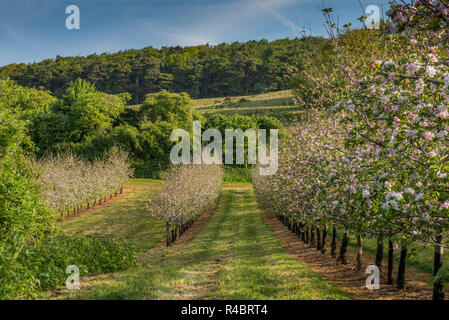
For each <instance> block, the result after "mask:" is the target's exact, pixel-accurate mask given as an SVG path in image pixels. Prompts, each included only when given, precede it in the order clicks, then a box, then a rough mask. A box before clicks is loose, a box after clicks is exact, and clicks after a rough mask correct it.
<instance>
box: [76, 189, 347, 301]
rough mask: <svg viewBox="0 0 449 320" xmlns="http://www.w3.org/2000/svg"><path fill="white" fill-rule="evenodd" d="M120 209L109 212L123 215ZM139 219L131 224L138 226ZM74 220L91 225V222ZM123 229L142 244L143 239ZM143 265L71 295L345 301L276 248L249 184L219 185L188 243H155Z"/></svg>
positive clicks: (84, 285) (86, 283)
mask: <svg viewBox="0 0 449 320" xmlns="http://www.w3.org/2000/svg"><path fill="white" fill-rule="evenodd" d="M142 183H143V182H142ZM149 184H150V185H151V184H152V183H149ZM129 200H130V199H129ZM120 202H121V201H119V202H117V206H119V204H120ZM128 205H130V204H128ZM111 207H112V206H111ZM112 209H113V208H111V209H110V210H111V214H112V211H114V210H112ZM118 209H119V207H116V208H115V213H113V214H115V215H125V213H124V210H122V209H120V210H118ZM134 212H136V211H134ZM137 214H138V213H137ZM129 215H132V214H129ZM85 218H87V217H83V218H80V220H82V219H85ZM142 218H143V217H142V216H140V218H138V219H136V222H137V223H140V224H142V223H143V222H142V221H140V222H139V220H141V219H142ZM129 219H130V218H129V217H128V218H126V219H124V220H125V221H129ZM111 223H112V225H111V226H109V228H112V229H115V228H116V229H117V230H119V229H121V227H120V224H122V223H121V219H118V218H117V219H115V221H114V222H111ZM117 223H118V224H119V226H117V225H116V224H117ZM145 223H146V222H145ZM77 224H78V225H80V226H81V225H84V226H86V227H89V226H90V228H94V229H97V226H96V225H95V224H94V223H90V224H81V223H80V222H78V223H77ZM126 224H128V223H126ZM150 224H151V223H150ZM156 229H159V228H158V227H157V228H156ZM127 233H128V232H127ZM122 234H123V233H122ZM123 235H124V234H123ZM128 235H129V236H131V238H134V239H136V240H137V241H139V242H142V241H143V242H145V243H144V244H141V247H144V246H148V244H147V243H148V241H149V239H148V237H144V238H140V237H136V236H135V235H133V234H132V232H131V233H128ZM156 238H157V239H159V238H158V237H156ZM141 263H142V266H141V267H139V268H137V269H134V270H129V271H127V272H123V273H116V274H112V275H108V276H104V277H97V278H94V279H89V280H87V281H86V280H84V279H82V289H81V291H80V292H77V293H74V295H73V296H71V298H81V299H348V296H347V295H346V294H344V293H343V292H341V291H340V290H338V289H336V288H335V287H332V286H330V285H328V284H327V283H325V282H324V281H323V280H321V279H320V277H319V276H318V275H317V274H315V273H314V272H312V271H311V270H310V269H308V268H307V267H305V266H304V265H302V264H301V263H300V262H298V261H296V260H294V259H293V258H292V257H291V256H290V255H289V254H288V253H286V252H285V251H284V250H283V249H282V248H281V246H280V245H279V242H278V240H277V239H276V238H275V237H274V235H273V234H272V233H271V231H270V230H269V229H268V227H267V226H266V225H265V224H264V221H263V218H262V215H261V211H260V210H259V207H258V205H257V203H256V199H255V197H254V194H253V190H252V187H251V186H250V185H225V186H224V189H223V191H222V196H221V201H220V204H219V206H218V208H217V210H216V212H215V214H214V215H213V216H212V217H211V218H210V220H209V221H208V222H207V223H206V225H204V226H203V228H202V229H201V231H200V233H199V234H198V235H197V236H196V237H195V238H194V239H193V240H192V241H191V242H190V243H188V244H186V245H184V246H175V247H170V248H155V249H153V250H151V251H149V252H147V253H146V254H145V255H142V257H141Z"/></svg>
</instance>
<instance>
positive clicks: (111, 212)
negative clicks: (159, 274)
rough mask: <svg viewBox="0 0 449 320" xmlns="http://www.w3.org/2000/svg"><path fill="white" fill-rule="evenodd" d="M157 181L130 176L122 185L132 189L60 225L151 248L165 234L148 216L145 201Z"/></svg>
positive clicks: (160, 184)
mask: <svg viewBox="0 0 449 320" xmlns="http://www.w3.org/2000/svg"><path fill="white" fill-rule="evenodd" d="M162 184H163V182H162V181H159V180H143V179H133V180H131V181H130V183H129V185H127V186H125V187H126V188H132V189H133V192H131V193H130V194H127V195H126V196H125V197H124V198H122V199H119V200H118V201H116V202H113V203H111V204H108V205H107V206H106V207H104V208H99V209H97V210H95V211H92V212H88V213H86V214H84V215H81V216H79V217H75V218H73V219H71V220H67V221H65V222H64V223H63V224H62V228H63V229H64V230H65V231H66V232H72V233H77V232H81V233H83V234H94V233H96V234H101V235H108V236H112V237H115V238H119V239H126V240H132V241H135V242H136V243H137V244H138V246H139V248H140V250H141V251H145V250H148V249H150V248H152V247H153V246H154V245H156V243H158V242H159V241H160V240H161V239H162V238H163V237H164V234H165V229H164V228H165V224H164V223H163V222H162V221H157V220H154V219H152V218H150V217H149V216H148V213H147V212H146V210H145V205H146V203H147V201H148V200H149V199H150V197H152V196H153V195H154V194H155V193H156V192H157V191H158V190H159V189H160V188H161V187H162Z"/></svg>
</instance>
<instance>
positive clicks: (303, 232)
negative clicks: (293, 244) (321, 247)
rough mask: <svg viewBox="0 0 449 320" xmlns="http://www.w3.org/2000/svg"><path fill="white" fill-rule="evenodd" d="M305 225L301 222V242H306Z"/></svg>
mask: <svg viewBox="0 0 449 320" xmlns="http://www.w3.org/2000/svg"><path fill="white" fill-rule="evenodd" d="M304 228H305V225H304V223H301V240H302V242H304V243H306V233H305V231H304Z"/></svg>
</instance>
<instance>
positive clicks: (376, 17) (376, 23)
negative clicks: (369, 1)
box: [365, 5, 380, 30]
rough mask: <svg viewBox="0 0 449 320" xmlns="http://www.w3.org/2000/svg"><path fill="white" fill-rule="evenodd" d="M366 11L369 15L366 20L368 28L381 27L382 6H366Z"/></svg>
mask: <svg viewBox="0 0 449 320" xmlns="http://www.w3.org/2000/svg"><path fill="white" fill-rule="evenodd" d="M365 13H366V14H367V15H368V16H367V18H366V20H365V26H366V28H367V29H369V30H372V29H379V28H380V8H379V7H378V6H375V5H370V6H368V7H367V8H366V10H365Z"/></svg>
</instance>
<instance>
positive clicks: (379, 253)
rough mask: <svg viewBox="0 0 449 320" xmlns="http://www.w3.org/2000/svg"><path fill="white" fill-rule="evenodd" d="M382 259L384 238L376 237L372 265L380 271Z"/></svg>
mask: <svg viewBox="0 0 449 320" xmlns="http://www.w3.org/2000/svg"><path fill="white" fill-rule="evenodd" d="M383 259H384V237H383V236H378V237H377V249H376V260H375V262H374V264H375V265H376V266H377V267H378V268H379V271H382V262H383Z"/></svg>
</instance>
